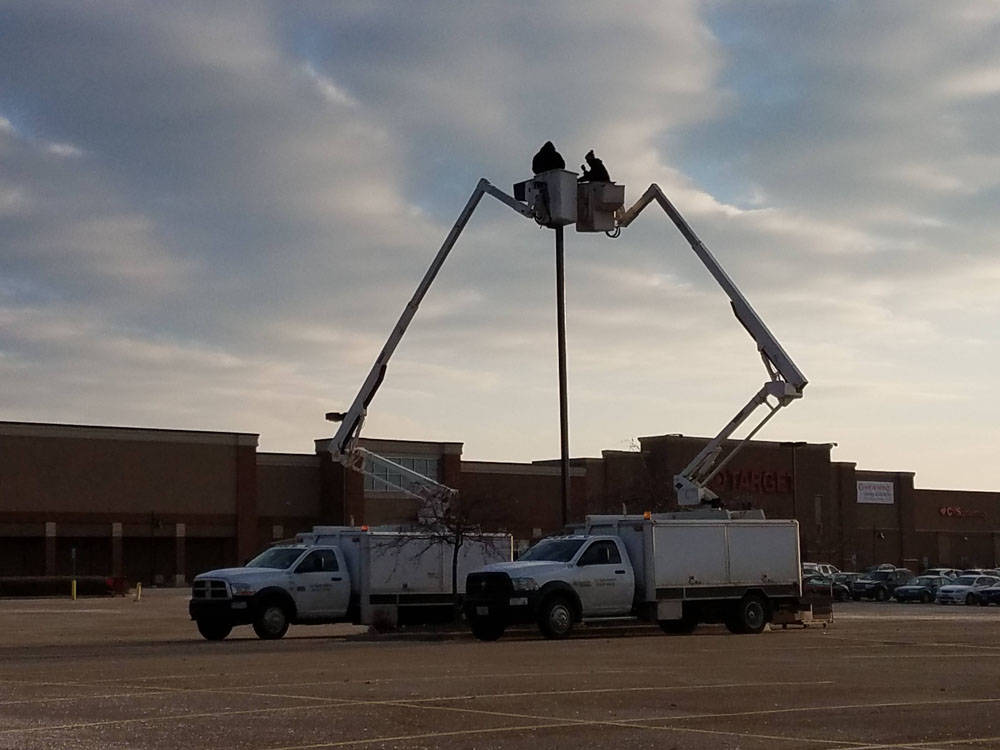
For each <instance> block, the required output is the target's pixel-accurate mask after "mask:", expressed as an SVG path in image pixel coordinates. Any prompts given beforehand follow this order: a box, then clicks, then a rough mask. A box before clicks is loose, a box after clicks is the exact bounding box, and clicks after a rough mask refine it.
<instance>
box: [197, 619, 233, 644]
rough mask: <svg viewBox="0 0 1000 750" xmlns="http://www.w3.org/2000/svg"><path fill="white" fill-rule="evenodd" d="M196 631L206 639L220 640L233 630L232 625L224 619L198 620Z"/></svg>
mask: <svg viewBox="0 0 1000 750" xmlns="http://www.w3.org/2000/svg"><path fill="white" fill-rule="evenodd" d="M197 622H198V632H199V633H201V634H202V637H204V638H205V640H206V641H221V640H222V639H223V638H225V637H226V636H227V635H229V634H230V633H231V632H232V631H233V626H232V625H230V624H229V623H228V622H225V621H224V620H198V621H197Z"/></svg>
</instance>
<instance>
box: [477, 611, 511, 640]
mask: <svg viewBox="0 0 1000 750" xmlns="http://www.w3.org/2000/svg"><path fill="white" fill-rule="evenodd" d="M469 627H471V628H472V634H473V635H474V636H476V638H478V639H479V640H481V641H496V640H499V638H500V636H502V635H503V631H505V630H506V629H507V626H506V625H504V623H503V622H502V621H501V620H498V619H496V618H495V617H474V618H472V620H470V621H469Z"/></svg>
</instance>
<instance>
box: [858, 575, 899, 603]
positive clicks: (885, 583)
mask: <svg viewBox="0 0 1000 750" xmlns="http://www.w3.org/2000/svg"><path fill="white" fill-rule="evenodd" d="M911 578H913V572H912V571H910V570H907V569H906V568H892V569H885V568H879V569H876V570H873V571H872V572H871V573H867V574H866V575H864V576H862V577H861V578H858V579H857V580H855V581H854V583H853V584H852V586H851V597H852V598H853V599H855V600H857V599H874V600H875V601H877V602H884V601H886V600H887V599H888V598H889V597H890V596H892V593H893V592H894V591H895V590H896V587H897V586H901V585H902V584H904V583H906V582H907V581H909V580H910V579H911Z"/></svg>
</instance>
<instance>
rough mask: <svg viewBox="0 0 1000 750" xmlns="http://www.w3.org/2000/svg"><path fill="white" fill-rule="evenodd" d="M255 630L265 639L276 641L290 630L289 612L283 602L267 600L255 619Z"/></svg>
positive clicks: (259, 636)
mask: <svg viewBox="0 0 1000 750" xmlns="http://www.w3.org/2000/svg"><path fill="white" fill-rule="evenodd" d="M253 632H255V633H256V634H257V637H258V638H261V639H263V640H265V641H274V640H277V639H279V638H281V637H282V636H283V635H284V634H285V633H286V632H288V612H287V611H285V608H284V607H283V606H282V605H281V602H278V601H275V600H273V599H272V600H271V601H265V602H264V603H263V604H262V605H261V607H260V611H259V612H258V613H257V616H256V617H254V620H253Z"/></svg>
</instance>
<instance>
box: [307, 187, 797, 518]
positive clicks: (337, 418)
mask: <svg viewBox="0 0 1000 750" xmlns="http://www.w3.org/2000/svg"><path fill="white" fill-rule="evenodd" d="M484 195H491V196H493V197H494V198H496V199H497V200H499V201H500V202H501V203H504V204H506V205H507V206H509V207H510V208H512V209H513V210H514V211H517V212H518V213H519V214H521V215H522V216H524V217H526V218H530V219H534V220H535V221H537V222H538V223H539V224H543V225H549V223H548V222H549V221H550V216H549V207H548V205H546V203H545V198H544V196H542V198H541V199H540V200H539V199H535V200H534V202H533V203H532V204H526V203H523V202H521V201H519V200H517V199H516V198H514V197H512V196H510V195H508V194H507V193H505V192H503V191H502V190H500V189H498V188H497V187H495V186H494V185H492V184H491V183H490V182H489V181H488V180H485V179H481V180H480V181H479V183H478V184H477V185H476V189H475V190H473V192H472V195H471V196H470V197H469V200H468V202H466V204H465V208H463V209H462V212H461V214H459V217H458V220H457V221H456V222H455V225H454V226H453V227H452V229H451V232H449V233H448V236H447V238H446V239H445V241H444V243H443V244H442V245H441V248H440V249H439V250H438V253H437V255H436V256H434V260H433V261H432V262H431V265H430V268H428V269H427V272H426V273H425V274H424V277H423V279H422V280H421V281H420V284H419V285H418V286H417V290H416V292H414V294H413V297H412V298H411V299H410V301H409V303H408V304H407V305H406V307H405V308H404V309H403V312H402V314H401V315H400V317H399V320H398V321H397V322H396V326H395V327H394V328H393V330H392V333H390V334H389V338H388V340H387V341H386V342H385V346H383V347H382V351H381V352H380V353H379V355H378V357H377V358H376V359H375V364H374V365H372V369H371V371H370V372H369V373H368V377H367V378H366V379H365V381H364V383H363V384H362V386H361V390H360V391H358V395H357V396H356V397H355V398H354V402H353V403H352V404H351V406H350V408H349V409H348V410H347V411H346V412H329V413H328V414H327V415H326V418H327V419H328V420H330V421H333V422H340V423H341V424H340V427H339V428H338V429H337V433H336V435H334V436H333V439H332V440H331V441H330V453H331V454H332V456H333V458H334V460H336V461H339V462H340V463H342V464H343V465H344V466H346V467H348V468H352V469H354V470H356V471H359V472H362V473H364V474H368V475H370V476H372V477H373V478H374V479H375V480H376V481H379V482H382V483H384V484H388V485H389V486H391V487H393V488H394V489H396V490H399V491H401V492H404V493H406V494H408V495H411V496H413V497H416V498H419V499H422V500H426V501H431V502H444V503H447V502H448V501H449V500H450V499H451V498H452V497H454V496H455V494H456V490H454V489H452V488H450V487H447V486H445V485H443V484H441V483H440V482H437V481H435V480H433V479H430V478H429V477H425V476H423V475H422V474H419V473H417V472H415V471H412V470H411V469H407V468H406V467H403V466H400V465H399V464H396V463H394V462H392V461H390V460H389V459H387V458H384V457H382V456H379V455H378V454H376V453H373V452H371V451H369V450H366V449H364V448H361V447H359V446H358V437H359V435H360V432H361V427H362V425H363V424H364V420H365V416H366V414H367V409H368V405H369V404H370V403H371V400H372V399H373V398H374V396H375V393H376V391H377V390H378V388H379V386H380V385H381V384H382V381H383V379H384V378H385V372H386V367H387V366H388V363H389V359H390V358H391V357H392V355H393V353H394V352H395V351H396V347H397V346H398V345H399V342H400V341H401V340H402V338H403V334H405V333H406V329H407V328H408V327H409V325H410V321H412V320H413V317H414V315H416V312H417V308H418V307H419V306H420V303H421V301H422V300H423V298H424V296H425V295H426V294H427V291H428V289H429V288H430V286H431V284H432V283H433V281H434V279H435V277H436V276H437V274H438V271H439V270H440V269H441V266H442V265H443V264H444V262H445V260H446V259H447V257H448V254H449V253H450V252H451V249H452V247H454V245H455V243H456V242H457V241H458V237H459V235H460V234H461V233H462V230H463V229H465V225H466V224H467V223H468V222H469V219H470V218H471V217H472V214H473V212H474V211H475V210H476V207H477V206H478V205H479V201H480V199H481V198H482V197H483V196H484ZM654 200H655V201H656V202H657V203H658V204H659V205H660V207H661V208H662V209H663V210H664V211H665V212H666V214H667V215H668V216H669V217H670V219H671V220H672V221H673V222H674V224H675V225H676V226H677V228H678V229H679V230H680V232H681V234H683V235H684V237H685V239H687V241H688V242H689V243H690V244H691V248H692V249H693V250H694V252H695V254H696V255H697V256H698V258H699V259H700V260H701V262H702V263H703V264H704V265H705V267H706V268H707V269H708V271H709V273H711V274H712V276H713V277H714V278H715V280H716V281H717V282H718V284H719V286H721V287H722V289H723V291H724V292H725V293H726V295H727V296H728V297H729V300H730V304H731V306H732V308H733V312H734V313H735V315H736V318H737V320H739V321H740V323H741V324H742V325H743V327H744V328H745V329H746V331H747V333H749V334H750V336H751V338H753V340H754V341H755V342H756V344H757V349H758V351H759V352H760V356H761V358H762V359H763V361H764V367H765V368H766V370H767V373H768V377H769V379H768V380H767V381H766V382H765V383H764V385H763V387H761V389H760V390H759V391H758V392H757V393H755V394H754V395H753V396H752V397H751V399H750V401H749V402H748V403H747V404H746V406H744V407H743V408H742V409H740V411H739V412H738V413H737V414H736V416H735V417H733V418H732V420H730V421H729V423H728V424H727V425H726V426H725V427H724V428H723V429H722V431H721V432H719V434H718V435H716V436H715V437H714V438H713V439H712V440H711V441H709V443H708V444H707V445H706V446H705V447H704V448H703V449H702V450H701V452H699V453H698V455H697V456H695V458H694V459H693V460H692V461H691V462H690V463H689V464H688V465H687V466H686V467H685V468H684V469H683V470H682V471H681V473H680V474H678V475H677V476H675V477H674V489H675V490H676V491H677V502H678V505H681V506H691V505H699V504H702V503H711V502H713V501H715V500H717V499H718V496H717V495H716V494H715V493H714V492H712V491H711V490H709V489H708V487H707V485H708V483H709V482H711V481H712V479H713V477H715V476H716V474H718V472H719V471H720V470H721V469H722V468H723V467H724V466H725V465H726V464H727V463H728V462H729V461H730V460H731V459H732V458H733V456H734V455H735V454H736V453H737V452H738V451H739V450H740V449H741V448H742V447H743V446H744V445H745V444H746V442H747V441H749V440H750V439H751V438H753V436H754V435H756V434H757V432H759V431H760V429H761V428H762V427H763V426H764V425H765V424H766V423H767V422H768V420H770V419H771V417H773V416H774V415H775V413H776V412H777V411H778V410H779V409H780V408H781V407H783V406H787V405H788V404H789V403H791V402H792V401H793V400H794V399H797V398H801V396H802V389H803V388H805V386H806V384H807V382H808V381H807V380H806V378H805V376H804V375H803V374H802V372H801V371H800V370H799V369H798V367H796V366H795V363H794V362H792V360H791V358H790V357H789V356H788V355H787V354H786V353H785V350H784V349H782V348H781V344H779V343H778V340H777V339H776V338H775V337H774V335H773V334H772V333H771V332H770V331H769V330H768V328H767V326H766V325H764V322H763V321H762V320H761V319H760V316H758V315H757V313H756V312H755V311H754V309H753V307H751V306H750V303H749V302H748V301H747V300H746V298H745V297H744V296H743V294H742V293H741V292H740V290H739V288H738V287H737V286H736V284H735V283H734V282H733V280H732V279H730V278H729V275H728V274H727V273H726V272H725V270H723V268H722V266H721V265H719V262H718V261H717V260H716V259H715V257H714V256H713V255H712V253H711V252H709V250H708V248H707V247H705V245H704V243H703V242H702V241H701V240H700V239H699V238H698V236H697V235H696V234H695V233H694V230H692V229H691V227H690V226H689V225H688V223H687V221H685V220H684V217H683V216H681V214H680V212H678V210H677V209H676V208H674V205H673V204H672V203H671V202H670V201H669V200H668V199H667V197H666V195H664V194H663V191H662V190H661V189H660V188H659V186H657V185H656V184H655V183H654V184H652V185H650V186H649V188H648V189H647V190H646V192H645V193H643V195H642V197H641V198H639V200H638V201H636V203H635V204H634V205H633V206H632V207H631V208H628V209H622V210H619V211H617V212H616V213H615V216H614V219H615V221H614V223H615V227H616V230H618V229H621V228H624V227H627V226H628V225H629V224H631V223H632V222H633V221H634V220H635V218H636V217H637V216H638V215H639V214H640V213H641V212H642V210H643V209H645V208H646V206H648V205H649V204H650V203H652V202H653V201H654ZM562 223H566V222H562ZM759 406H764V407H766V409H767V414H765V415H764V417H763V419H761V421H760V422H759V423H758V424H757V426H756V427H754V428H753V429H752V430H751V431H750V433H749V434H748V435H747V436H746V437H745V438H743V440H742V441H740V443H739V444H737V445H736V446H734V447H733V449H732V450H730V452H729V454H728V455H727V456H726V458H725V459H724V460H723V461H721V462H718V463H716V461H717V459H718V457H719V455H720V454H721V452H722V446H723V442H724V441H725V440H727V439H728V438H729V437H730V436H731V435H732V434H733V432H735V431H736V429H737V428H739V426H740V425H742V424H743V423H744V422H745V421H746V420H747V419H749V418H750V416H751V414H753V412H754V411H756V410H757V408H758V407H759ZM366 460H368V461H369V463H370V464H371V466H372V467H373V468H374V467H375V466H381V467H382V468H384V469H386V474H387V475H388V473H389V472H392V475H395V476H399V477H400V478H401V479H400V480H399V481H398V482H390V481H387V480H386V479H385V478H384V477H383V476H380V475H376V474H375V473H373V472H371V471H367V470H366V469H365V461H366Z"/></svg>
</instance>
